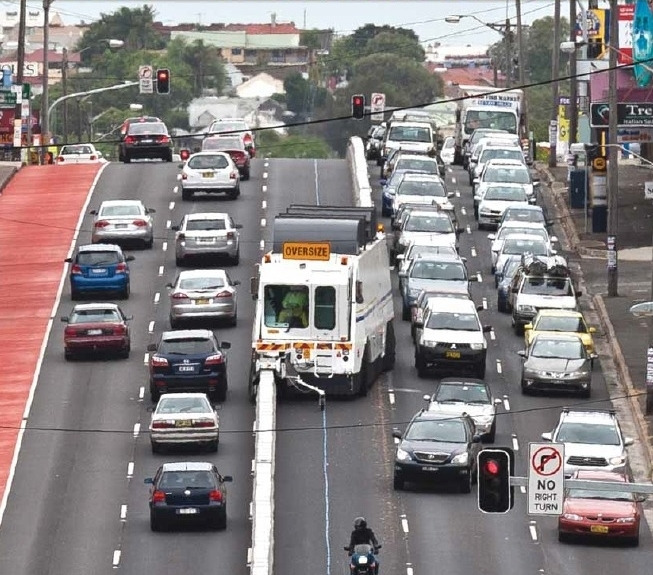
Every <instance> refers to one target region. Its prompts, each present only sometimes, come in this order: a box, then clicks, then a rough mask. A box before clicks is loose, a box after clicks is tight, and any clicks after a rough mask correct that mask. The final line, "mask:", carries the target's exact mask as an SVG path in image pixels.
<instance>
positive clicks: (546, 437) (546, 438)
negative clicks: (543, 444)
mask: <svg viewBox="0 0 653 575" xmlns="http://www.w3.org/2000/svg"><path fill="white" fill-rule="evenodd" d="M541 437H542V439H544V441H552V440H553V434H552V433H551V432H550V431H547V432H546V433H543V434H542V436H541Z"/></svg>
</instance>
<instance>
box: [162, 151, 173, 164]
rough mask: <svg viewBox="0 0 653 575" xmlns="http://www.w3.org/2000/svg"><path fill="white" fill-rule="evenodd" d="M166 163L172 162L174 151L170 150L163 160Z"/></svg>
mask: <svg viewBox="0 0 653 575" xmlns="http://www.w3.org/2000/svg"><path fill="white" fill-rule="evenodd" d="M163 160H164V161H165V162H172V150H168V153H167V154H166V155H165V157H164V158H163Z"/></svg>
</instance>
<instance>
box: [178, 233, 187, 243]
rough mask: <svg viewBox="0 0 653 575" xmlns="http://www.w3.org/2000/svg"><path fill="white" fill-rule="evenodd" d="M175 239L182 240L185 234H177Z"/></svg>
mask: <svg viewBox="0 0 653 575" xmlns="http://www.w3.org/2000/svg"><path fill="white" fill-rule="evenodd" d="M177 239H178V240H179V241H180V242H183V241H184V240H185V239H186V234H177Z"/></svg>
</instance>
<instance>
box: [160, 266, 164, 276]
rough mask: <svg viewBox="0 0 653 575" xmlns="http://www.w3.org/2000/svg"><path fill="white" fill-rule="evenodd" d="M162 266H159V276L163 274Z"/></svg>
mask: <svg viewBox="0 0 653 575" xmlns="http://www.w3.org/2000/svg"><path fill="white" fill-rule="evenodd" d="M163 269H164V268H163V266H159V277H161V276H162V275H163Z"/></svg>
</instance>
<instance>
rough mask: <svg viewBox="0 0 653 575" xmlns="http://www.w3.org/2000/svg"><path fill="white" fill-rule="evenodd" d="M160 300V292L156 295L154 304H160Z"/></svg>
mask: <svg viewBox="0 0 653 575" xmlns="http://www.w3.org/2000/svg"><path fill="white" fill-rule="evenodd" d="M160 299H161V294H160V293H159V292H156V293H155V294H154V303H159V300H160Z"/></svg>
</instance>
